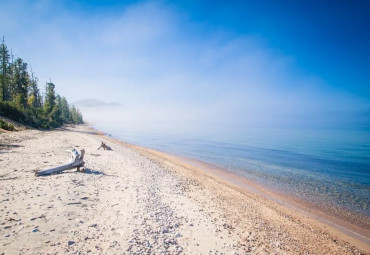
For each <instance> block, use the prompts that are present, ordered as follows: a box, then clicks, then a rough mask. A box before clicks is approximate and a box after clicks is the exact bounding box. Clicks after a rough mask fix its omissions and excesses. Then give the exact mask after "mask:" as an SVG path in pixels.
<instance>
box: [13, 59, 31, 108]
mask: <svg viewBox="0 0 370 255" xmlns="http://www.w3.org/2000/svg"><path fill="white" fill-rule="evenodd" d="M13 65H14V74H13V81H12V90H11V92H12V98H13V102H14V103H15V104H16V106H17V107H18V108H20V109H21V108H23V109H25V108H26V107H27V102H28V88H29V86H30V78H29V74H28V72H27V63H25V62H23V60H22V59H21V58H17V59H16V60H15V63H14V64H13Z"/></svg>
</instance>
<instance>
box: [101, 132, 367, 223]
mask: <svg viewBox="0 0 370 255" xmlns="http://www.w3.org/2000/svg"><path fill="white" fill-rule="evenodd" d="M97 128H98V129H100V130H102V131H104V132H107V133H110V134H111V135H112V136H114V137H116V138H119V139H121V140H123V141H125V142H128V143H132V144H136V145H140V146H144V147H148V148H153V149H156V150H159V151H162V152H166V153H170V154H175V155H178V156H181V157H186V158H190V159H194V160H199V161H203V162H205V163H210V164H214V165H217V166H220V167H222V168H223V169H226V170H228V171H231V172H233V173H236V174H238V175H240V176H242V177H246V178H248V179H250V180H252V181H254V182H256V183H258V184H260V185H262V186H264V187H268V188H271V189H274V190H276V191H279V192H282V193H285V194H288V195H290V196H293V197H297V198H299V199H302V200H305V201H308V202H309V203H311V204H313V205H315V206H317V207H318V208H321V209H324V210H325V211H328V212H330V213H333V214H335V215H340V216H342V217H344V218H346V219H347V220H350V221H352V222H357V223H359V224H366V225H368V226H370V132H369V131H366V130H298V129H254V130H253V129H251V130H248V132H245V133H244V134H242V135H240V134H239V135H237V136H236V135H231V134H228V135H223V136H220V135H218V136H211V135H202V136H196V135H191V134H181V135H180V134H173V133H159V132H156V133H154V132H145V131H142V132H138V131H129V130H124V129H119V128H111V127H99V126H97ZM359 216H361V217H360V218H361V219H360V218H359Z"/></svg>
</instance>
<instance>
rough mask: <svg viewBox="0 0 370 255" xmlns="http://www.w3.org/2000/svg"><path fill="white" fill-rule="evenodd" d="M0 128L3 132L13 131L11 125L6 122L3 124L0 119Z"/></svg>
mask: <svg viewBox="0 0 370 255" xmlns="http://www.w3.org/2000/svg"><path fill="white" fill-rule="evenodd" d="M0 128H2V129H5V130H9V131H13V130H14V126H13V125H12V124H10V123H8V122H5V121H3V120H1V119H0Z"/></svg>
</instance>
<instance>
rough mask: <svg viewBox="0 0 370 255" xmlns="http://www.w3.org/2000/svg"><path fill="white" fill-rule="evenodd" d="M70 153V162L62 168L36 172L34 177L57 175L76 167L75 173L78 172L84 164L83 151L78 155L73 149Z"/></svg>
mask: <svg viewBox="0 0 370 255" xmlns="http://www.w3.org/2000/svg"><path fill="white" fill-rule="evenodd" d="M71 153H72V155H71V157H70V161H71V162H70V163H68V164H65V165H62V166H58V167H54V168H51V169H47V170H44V171H39V172H36V176H44V175H50V174H57V173H61V172H63V171H65V170H69V169H73V168H76V167H77V171H80V167H83V165H84V164H85V162H84V155H85V150H83V149H82V150H81V153H78V151H77V150H75V149H73V150H72V151H71Z"/></svg>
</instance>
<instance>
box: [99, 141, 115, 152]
mask: <svg viewBox="0 0 370 255" xmlns="http://www.w3.org/2000/svg"><path fill="white" fill-rule="evenodd" d="M100 148H103V150H108V151H111V150H112V148H111V147H109V146H108V145H106V144H105V143H104V142H101V145H100V147H99V148H98V150H100Z"/></svg>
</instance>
